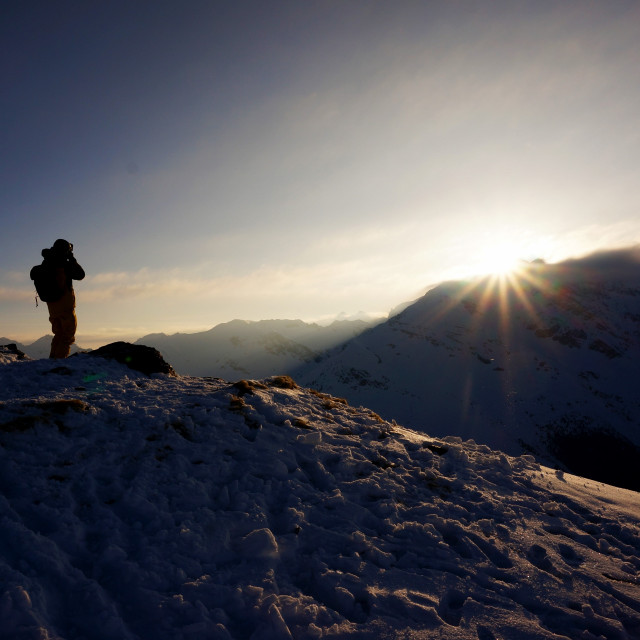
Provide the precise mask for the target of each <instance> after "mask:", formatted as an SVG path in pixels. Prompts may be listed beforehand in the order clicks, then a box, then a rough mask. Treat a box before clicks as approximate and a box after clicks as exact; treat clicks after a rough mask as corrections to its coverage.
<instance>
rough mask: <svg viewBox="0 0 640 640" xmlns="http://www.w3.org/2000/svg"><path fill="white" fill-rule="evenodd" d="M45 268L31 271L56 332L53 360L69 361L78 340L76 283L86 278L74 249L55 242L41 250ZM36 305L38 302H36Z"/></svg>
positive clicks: (52, 345)
mask: <svg viewBox="0 0 640 640" xmlns="http://www.w3.org/2000/svg"><path fill="white" fill-rule="evenodd" d="M42 257H43V258H44V260H43V261H42V264H39V265H36V266H35V267H33V269H31V273H30V276H31V279H32V280H33V281H34V284H35V286H36V291H37V293H38V296H39V297H40V299H41V300H42V301H43V302H46V303H47V307H48V308H49V321H50V322H51V329H52V330H53V339H52V340H51V353H50V354H49V357H50V358H66V357H67V356H68V355H69V352H70V351H71V345H72V344H73V343H74V342H75V339H76V328H77V326H78V320H77V318H76V296H75V292H74V291H73V280H82V279H83V278H84V275H85V274H84V269H83V268H82V267H81V266H80V265H79V264H78V262H77V260H76V259H75V257H74V255H73V245H72V244H71V243H70V242H67V241H66V240H62V239H59V240H56V241H55V242H54V243H53V247H51V248H50V249H43V250H42ZM36 303H37V299H36Z"/></svg>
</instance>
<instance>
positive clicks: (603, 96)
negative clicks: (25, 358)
mask: <svg viewBox="0 0 640 640" xmlns="http://www.w3.org/2000/svg"><path fill="white" fill-rule="evenodd" d="M0 43H1V44H0V47H1V51H0V71H1V74H2V87H3V91H2V95H1V96H0V109H1V117H2V123H3V126H2V129H1V130H0V147H1V148H2V154H0V215H1V219H2V236H1V237H2V239H1V246H2V250H1V251H0V335H1V336H5V337H9V338H12V339H16V340H19V341H21V342H26V343H28V342H29V341H30V340H35V339H36V338H38V337H39V336H42V335H44V334H46V333H48V332H49V331H50V327H49V323H48V320H47V313H46V307H45V306H44V305H41V307H39V308H36V307H35V300H34V290H33V286H32V283H31V281H30V280H29V276H28V273H29V270H30V268H31V266H33V265H34V264H37V263H38V262H39V261H40V251H41V250H42V249H43V248H45V247H49V246H51V245H52V244H53V242H54V241H55V239H56V238H65V239H67V240H69V241H70V242H72V243H73V244H74V246H75V254H76V257H77V259H78V261H79V262H80V264H81V265H82V266H83V267H84V268H85V271H86V272H87V277H86V278H85V280H84V281H82V282H80V283H77V284H76V287H75V288H76V296H77V300H78V309H77V313H78V320H79V326H78V335H77V342H78V343H79V344H81V345H82V346H88V347H91V346H97V345H99V344H103V343H104V342H105V341H107V340H111V339H135V338H138V337H141V336H143V335H145V334H147V333H151V332H165V333H173V332H176V331H183V332H191V331H200V330H204V329H208V328H211V327H212V326H214V325H216V324H219V323H221V322H227V321H230V320H232V319H234V318H241V319H245V320H260V319H268V318H300V319H303V320H308V321H329V320H330V319H331V318H334V317H354V316H356V315H358V314H361V313H366V314H373V315H376V314H377V315H384V314H386V313H388V311H389V310H390V309H392V308H393V307H395V306H396V305H398V304H400V303H402V302H405V301H407V300H411V299H414V298H415V297H417V296H418V295H420V294H421V293H423V292H424V291H425V290H426V288H427V287H429V286H430V285H433V284H435V283H437V282H440V281H442V280H445V279H450V278H459V277H468V276H470V275H473V274H478V273H483V272H486V271H490V270H492V269H494V268H498V266H499V265H498V262H502V261H503V260H504V259H508V260H512V259H515V258H520V259H526V260H531V259H536V258H542V259H544V260H546V261H549V262H554V261H557V260H561V259H565V258H569V257H577V256H581V255H585V254H588V253H590V252H592V251H595V250H600V249H609V248H616V247H623V246H632V245H636V244H638V243H640V216H638V211H639V210H640V207H639V206H638V205H639V204H640V203H639V201H640V190H638V188H637V185H638V184H640V131H639V130H638V127H637V114H638V113H640V5H639V4H638V3H637V2H631V1H625V0H619V1H616V2H612V3H605V2H590V1H588V0H580V1H573V0H559V1H553V0H542V1H537V2H524V1H518V0H509V1H501V0H496V1H493V0H492V1H491V2H489V1H486V2H471V1H456V0H453V1H451V2H429V1H420V2H418V1H413V2H411V1H407V0H395V1H394V2H393V3H390V2H387V1H383V0H378V1H375V0H324V1H317V0H307V1H305V2H297V1H294V0H291V1H280V0H270V1H269V2H262V1H248V0H245V1H243V0H239V1H234V2H226V1H221V0H220V1H218V0H209V1H207V2H205V1H201V0H190V1H188V2H184V1H179V0H172V1H166V0H156V1H154V2H145V1H140V2H135V3H132V2H129V1H120V0H114V1H111V2H92V3H84V2H70V1H64V0H63V1H62V2H56V3H50V2H44V1H32V2H21V3H13V4H12V5H11V6H10V7H5V8H3V16H2V21H0Z"/></svg>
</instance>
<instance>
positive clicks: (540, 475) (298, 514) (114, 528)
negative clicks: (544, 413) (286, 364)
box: [0, 354, 640, 640]
mask: <svg viewBox="0 0 640 640" xmlns="http://www.w3.org/2000/svg"><path fill="white" fill-rule="evenodd" d="M0 359H1V360H2V361H3V363H4V364H3V365H2V366H0V637H2V638H12V639H13V638H16V639H33V638H64V639H65V640H79V639H80V638H91V639H92V640H116V639H117V640H123V639H134V638H136V639H138V638H140V639H143V638H144V639H147V638H148V639H154V640H155V639H158V638H162V639H165V638H168V639H174V638H175V639H196V638H198V639H200V638H226V639H228V638H237V639H240V638H252V639H254V640H260V639H271V638H273V639H280V638H392V637H393V638H398V637H401V638H427V637H428V638H445V639H446V638H456V639H458V638H469V639H473V640H496V639H498V638H500V639H502V638H509V639H512V638H517V639H518V640H522V639H531V640H534V639H535V640H539V639H545V638H548V639H551V638H582V639H593V640H595V638H602V637H604V638H607V639H609V640H615V639H627V638H628V639H633V638H639V637H640V554H639V551H640V537H639V536H640V534H639V531H640V529H639V524H640V515H639V514H640V495H639V494H637V493H634V492H630V491H625V490H621V489H614V488H613V487H609V486H607V485H602V484H598V483H595V482H592V481H588V480H584V479H582V478H577V477H574V476H569V475H567V474H562V473H556V472H553V471H551V470H550V469H547V468H544V467H540V466H539V465H538V464H537V463H536V462H535V460H534V459H533V458H532V457H528V456H524V457H516V458H514V457H509V456H507V455H505V454H503V453H501V452H499V451H494V450H491V449H489V448H488V447H486V446H480V445H476V444H475V443H473V442H470V441H469V442H462V441H461V440H460V439H457V438H446V439H442V440H439V441H434V440H432V439H431V438H429V437H428V436H426V435H425V434H424V433H416V432H414V431H411V430H409V429H405V428H403V427H400V426H397V425H395V424H390V423H387V422H385V421H382V420H381V419H380V418H379V417H378V416H376V415H375V414H374V413H372V412H371V411H369V410H367V409H364V408H353V407H350V406H348V405H347V404H346V403H344V402H343V401H341V400H340V399H337V398H332V397H330V396H327V395H323V394H319V393H317V392H312V391H310V390H305V389H300V388H295V387H294V388H290V387H292V386H293V385H291V384H289V383H288V382H289V381H287V380H286V379H285V380H280V379H277V378H272V379H266V380H263V381H261V382H248V383H243V384H238V385H232V384H230V383H228V382H225V381H223V380H218V379H206V378H188V377H178V378H173V377H168V376H164V375H160V374H157V375H154V376H152V377H146V376H144V375H142V374H137V373H136V372H133V371H131V370H130V369H127V368H126V367H124V366H122V365H119V364H117V363H114V362H108V361H103V360H101V359H99V358H89V357H87V356H85V355H80V356H75V357H72V358H70V359H68V360H66V361H65V362H64V363H62V364H61V363H55V362H51V361H47V360H40V361H20V362H18V361H14V359H13V358H12V356H11V355H10V354H0Z"/></svg>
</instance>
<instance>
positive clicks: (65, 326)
mask: <svg viewBox="0 0 640 640" xmlns="http://www.w3.org/2000/svg"><path fill="white" fill-rule="evenodd" d="M47 306H48V307H49V322H51V329H52V330H53V339H52V340H51V353H50V354H49V357H50V358H66V357H67V356H68V355H69V352H70V351H71V345H72V344H73V343H74V342H75V340H76V328H77V327H78V319H77V318H76V296H75V294H74V292H73V291H67V292H66V293H65V294H64V295H63V296H62V298H60V300H56V301H55V302H47Z"/></svg>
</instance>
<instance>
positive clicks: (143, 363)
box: [88, 342, 176, 376]
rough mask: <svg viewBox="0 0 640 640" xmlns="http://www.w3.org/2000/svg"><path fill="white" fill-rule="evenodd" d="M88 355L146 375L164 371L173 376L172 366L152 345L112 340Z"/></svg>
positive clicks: (174, 373)
mask: <svg viewBox="0 0 640 640" xmlns="http://www.w3.org/2000/svg"><path fill="white" fill-rule="evenodd" d="M88 355H90V356H92V357H97V358H107V359H108V360H116V361H118V362H121V363H122V364H126V365H127V367H129V369H133V370H135V371H140V372H141V373H145V374H146V375H151V374H152V373H166V374H167V375H170V376H175V375H176V372H175V371H174V370H173V367H172V366H171V365H170V364H169V363H168V362H166V360H165V359H164V358H163V357H162V355H161V354H160V352H159V351H158V350H157V349H154V348H153V347H147V346H145V345H143V344H131V343H130V342H112V343H111V344H107V345H105V346H104V347H100V348H99V349H95V350H94V351H91V352H90V353H89V354H88Z"/></svg>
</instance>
